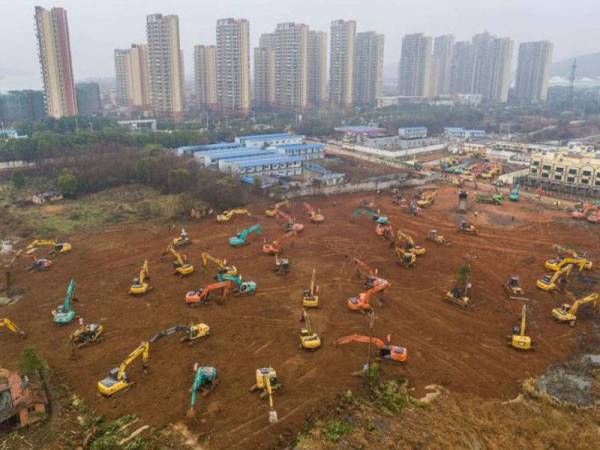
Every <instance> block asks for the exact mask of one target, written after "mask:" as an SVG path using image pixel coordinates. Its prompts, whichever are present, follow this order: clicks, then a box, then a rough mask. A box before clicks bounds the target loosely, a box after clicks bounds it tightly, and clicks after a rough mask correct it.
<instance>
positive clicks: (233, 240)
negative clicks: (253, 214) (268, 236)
mask: <svg viewBox="0 0 600 450" xmlns="http://www.w3.org/2000/svg"><path fill="white" fill-rule="evenodd" d="M252 233H256V234H257V235H259V236H260V235H261V234H262V225H261V224H260V223H257V224H256V225H253V226H251V227H249V228H246V229H245V230H243V231H242V232H241V233H238V234H236V235H235V236H233V237H230V238H229V245H231V246H232V247H241V246H242V245H246V243H247V242H246V238H247V237H248V236H249V235H250V234H252Z"/></svg>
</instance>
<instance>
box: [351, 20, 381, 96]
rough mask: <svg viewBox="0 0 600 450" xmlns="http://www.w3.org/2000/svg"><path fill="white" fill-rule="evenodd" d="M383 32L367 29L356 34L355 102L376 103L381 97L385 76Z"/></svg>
mask: <svg viewBox="0 0 600 450" xmlns="http://www.w3.org/2000/svg"><path fill="white" fill-rule="evenodd" d="M383 43H384V37H383V34H378V33H375V32H374V31H365V32H362V33H357V34H356V47H355V55H356V57H355V63H354V103H355V104H356V105H374V104H375V103H376V101H377V97H381V83H382V78H383Z"/></svg>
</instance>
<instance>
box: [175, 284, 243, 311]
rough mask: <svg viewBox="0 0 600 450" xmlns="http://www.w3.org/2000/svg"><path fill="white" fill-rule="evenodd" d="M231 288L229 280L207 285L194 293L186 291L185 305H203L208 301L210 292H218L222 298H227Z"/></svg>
mask: <svg viewBox="0 0 600 450" xmlns="http://www.w3.org/2000/svg"><path fill="white" fill-rule="evenodd" d="M232 288H233V283H232V282H231V281H229V280H223V281H219V282H217V283H213V284H209V285H208V286H206V287H203V288H200V289H197V290H195V291H188V292H187V293H186V294H185V303H186V304H187V305H189V306H200V305H204V304H206V302H207V301H208V299H209V295H210V293H211V292H215V291H220V292H221V296H222V297H227V295H228V294H229V291H230V290H231V289H232Z"/></svg>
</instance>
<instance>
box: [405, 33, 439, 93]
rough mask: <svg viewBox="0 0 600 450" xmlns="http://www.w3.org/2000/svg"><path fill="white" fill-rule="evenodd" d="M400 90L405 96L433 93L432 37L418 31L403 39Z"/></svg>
mask: <svg viewBox="0 0 600 450" xmlns="http://www.w3.org/2000/svg"><path fill="white" fill-rule="evenodd" d="M398 91H399V93H400V95H404V96H417V97H429V96H430V95H431V37H429V36H424V35H423V34H421V33H416V34H407V35H406V36H404V38H403V39H402V56H401V57H400V66H399V76H398Z"/></svg>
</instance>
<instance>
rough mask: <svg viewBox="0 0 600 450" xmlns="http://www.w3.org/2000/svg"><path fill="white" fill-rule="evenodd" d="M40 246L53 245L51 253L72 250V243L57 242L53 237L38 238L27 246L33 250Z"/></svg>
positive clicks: (29, 249) (28, 249)
mask: <svg viewBox="0 0 600 450" xmlns="http://www.w3.org/2000/svg"><path fill="white" fill-rule="evenodd" d="M39 247H52V250H50V254H51V255H53V254H63V253H69V252H70V251H71V250H72V248H71V244H70V243H68V242H56V241H55V240H51V239H36V240H35V241H33V242H31V243H30V244H29V245H28V246H27V251H28V252H31V251H33V250H34V249H36V248H39Z"/></svg>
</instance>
